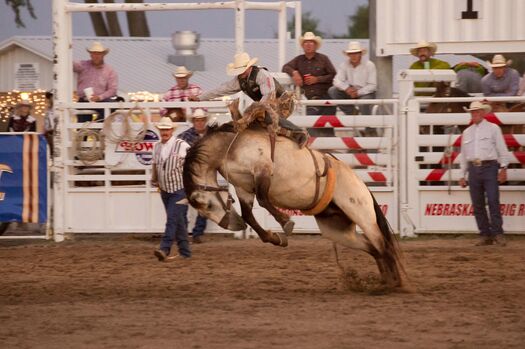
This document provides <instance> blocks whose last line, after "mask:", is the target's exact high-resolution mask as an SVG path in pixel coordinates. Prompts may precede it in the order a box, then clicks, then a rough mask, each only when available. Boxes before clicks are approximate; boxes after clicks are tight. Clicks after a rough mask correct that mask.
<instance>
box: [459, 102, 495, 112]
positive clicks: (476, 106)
mask: <svg viewBox="0 0 525 349" xmlns="http://www.w3.org/2000/svg"><path fill="white" fill-rule="evenodd" d="M463 109H465V111H473V110H481V109H483V110H485V111H487V112H490V111H491V110H492V107H491V106H490V105H488V104H485V103H481V102H480V101H474V102H472V103H470V106H469V107H468V108H466V107H463Z"/></svg>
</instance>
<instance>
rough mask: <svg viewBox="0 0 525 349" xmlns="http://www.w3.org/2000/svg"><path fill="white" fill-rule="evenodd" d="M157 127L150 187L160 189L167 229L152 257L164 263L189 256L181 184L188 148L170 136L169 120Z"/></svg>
mask: <svg viewBox="0 0 525 349" xmlns="http://www.w3.org/2000/svg"><path fill="white" fill-rule="evenodd" d="M156 126H157V129H158V130H159V133H160V142H158V143H157V144H155V148H154V149H153V162H152V175H151V184H152V185H153V186H156V187H158V188H159V190H160V197H161V199H162V203H163V204H164V209H165V210H166V226H165V229H164V234H163V236H162V240H161V242H160V247H159V248H158V249H156V250H155V251H154V254H155V256H156V257H157V258H158V260H159V261H161V262H166V261H169V260H173V259H177V258H190V257H191V249H190V245H189V242H188V230H187V219H186V215H187V213H188V204H187V202H186V201H185V199H186V193H185V192H184V187H183V183H182V169H183V165H184V159H185V158H186V152H187V150H188V148H189V147H190V146H189V144H188V143H186V142H185V141H183V140H182V139H177V138H175V137H174V136H173V131H174V129H175V127H176V126H175V124H174V123H173V121H171V119H170V118H169V117H167V116H165V117H162V118H161V119H160V121H159V122H158V123H157V125H156ZM174 241H176V242H177V248H178V254H171V252H172V251H171V247H172V245H173V242H174Z"/></svg>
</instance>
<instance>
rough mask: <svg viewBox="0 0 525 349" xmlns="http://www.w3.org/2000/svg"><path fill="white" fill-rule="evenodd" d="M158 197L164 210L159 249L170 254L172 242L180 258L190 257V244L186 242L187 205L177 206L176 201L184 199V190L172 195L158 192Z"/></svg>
mask: <svg viewBox="0 0 525 349" xmlns="http://www.w3.org/2000/svg"><path fill="white" fill-rule="evenodd" d="M160 197H161V199H162V203H163V204H164V208H165V209H166V228H165V230H164V235H163V236H162V240H161V241H160V249H161V250H162V251H164V252H165V253H166V254H170V252H171V246H172V245H173V241H174V240H175V241H176V242H177V247H178V250H179V254H180V255H181V256H182V257H186V258H189V257H191V250H190V244H189V242H188V230H187V227H188V224H187V219H186V215H187V213H188V205H181V204H177V202H178V201H180V200H182V199H184V198H185V197H186V193H185V192H184V189H180V190H177V191H176V192H174V193H167V192H165V191H162V190H161V192H160Z"/></svg>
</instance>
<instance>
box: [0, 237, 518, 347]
mask: <svg viewBox="0 0 525 349" xmlns="http://www.w3.org/2000/svg"><path fill="white" fill-rule="evenodd" d="M158 242H159V239H158V236H149V235H147V236H145V235H142V236H131V235H126V236H122V235H119V236H107V235H106V236H93V235H89V236H76V237H75V238H74V239H73V240H70V241H66V242H63V243H59V244H57V243H54V242H47V241H40V242H27V241H6V240H0V268H1V274H0V275H1V277H0V348H4V349H5V348H126V349H129V348H203V349H207V348H228V349H241V348H242V349H247V348H290V349H296V348H301V349H309V348H312V349H314V348H315V349H319V348H524V346H525V237H515V238H513V239H511V241H510V243H509V245H508V246H507V247H496V246H487V247H474V246H473V244H474V242H475V240H474V237H446V238H445V237H440V238H428V237H427V238H422V239H415V240H409V241H403V242H402V243H401V246H402V249H403V251H404V255H405V260H406V269H407V273H408V275H409V277H410V279H411V282H412V286H413V289H414V290H413V292H412V293H405V292H384V291H383V290H382V289H381V287H380V285H379V284H377V270H376V267H375V263H374V262H373V260H372V259H371V257H369V256H367V255H365V254H364V253H361V252H356V251H352V250H348V249H342V248H340V249H339V251H340V258H341V259H342V263H343V264H344V266H345V268H350V267H352V268H354V269H355V270H356V271H357V272H358V274H359V277H360V279H361V281H362V282H361V283H360V284H359V285H360V287H361V288H359V287H356V286H355V285H357V284H355V283H354V284H353V285H354V286H353V287H350V286H349V285H350V284H349V283H348V279H346V278H344V277H343V276H344V275H347V274H348V272H345V273H342V272H341V271H340V270H339V269H338V267H337V266H336V264H335V260H334V252H333V248H332V244H331V242H330V241H328V240H325V239H323V238H321V237H319V236H294V237H292V238H291V239H290V246H289V247H287V248H284V249H283V248H279V247H275V246H270V245H267V244H263V243H262V242H260V241H259V240H233V239H232V238H230V237H225V236H213V237H210V236H207V241H206V242H205V243H204V244H200V245H193V246H192V247H193V251H194V257H193V258H192V259H191V260H189V261H182V262H181V261H179V262H173V263H160V262H158V261H157V260H156V259H155V258H154V256H153V254H152V252H153V249H154V248H155V247H156V246H157V244H158ZM347 271H348V269H347Z"/></svg>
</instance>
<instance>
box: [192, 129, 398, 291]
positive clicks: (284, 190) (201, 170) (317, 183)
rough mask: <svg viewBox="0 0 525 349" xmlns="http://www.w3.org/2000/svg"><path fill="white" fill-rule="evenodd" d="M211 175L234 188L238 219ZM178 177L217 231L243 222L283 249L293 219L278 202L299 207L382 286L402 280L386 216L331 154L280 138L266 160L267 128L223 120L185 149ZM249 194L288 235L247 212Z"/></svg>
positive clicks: (227, 196) (242, 226)
mask: <svg viewBox="0 0 525 349" xmlns="http://www.w3.org/2000/svg"><path fill="white" fill-rule="evenodd" d="M217 172H219V173H220V174H221V175H222V176H223V177H224V178H225V179H226V180H227V181H228V182H229V183H231V184H232V185H233V187H234V188H235V192H236V194H237V197H238V199H239V203H240V207H241V213H242V218H241V217H240V216H239V215H238V214H237V213H236V211H235V208H234V207H233V206H232V197H231V195H230V194H229V192H228V189H227V188H224V187H220V186H219V185H218V182H217ZM183 180H184V188H185V190H186V195H187V198H188V201H189V203H190V204H191V205H192V206H193V207H195V208H196V209H197V210H198V211H199V212H200V213H201V214H202V215H204V216H206V217H207V218H209V219H211V220H212V221H214V222H216V223H217V224H219V226H221V227H222V228H225V229H229V230H242V229H245V228H246V224H245V222H246V223H248V224H249V225H250V226H251V227H252V228H253V229H254V230H255V232H256V233H257V234H258V235H259V237H260V238H261V240H262V241H263V242H269V243H272V244H274V245H277V246H283V247H285V246H287V244H288V240H287V235H289V234H290V233H291V232H292V230H293V224H294V223H293V221H291V220H290V218H289V217H288V216H287V215H286V214H285V213H283V212H282V211H280V210H278V209H277V208H276V206H277V207H279V208H283V209H294V210H296V209H299V210H303V212H306V213H307V214H311V215H314V217H315V220H316V222H317V225H318V226H319V229H320V231H321V233H322V235H323V236H324V237H326V238H329V239H331V240H332V241H334V242H337V243H340V244H342V245H343V246H347V247H350V248H353V249H357V250H361V251H365V252H366V253H368V254H370V255H371V256H372V257H373V258H374V259H375V261H376V263H377V266H378V269H379V272H380V274H381V278H382V281H383V282H384V283H385V284H386V285H387V286H389V287H401V286H403V284H404V280H405V272H404V267H403V263H402V260H401V256H400V250H399V247H398V243H397V240H396V239H395V236H394V235H393V232H392V229H391V227H390V225H389V224H388V221H387V220H386V217H385V216H384V214H383V213H382V211H381V209H380V207H379V205H378V204H377V202H376V200H375V198H374V196H373V195H372V193H371V192H370V191H369V190H368V188H367V187H366V185H365V184H364V183H363V181H362V180H361V179H360V178H359V177H358V176H357V175H356V174H355V173H354V172H353V171H352V169H351V168H350V167H349V166H348V165H347V164H345V163H343V162H341V161H338V160H336V159H335V158H331V157H328V156H327V155H323V154H321V153H320V152H317V151H314V150H310V149H309V148H308V147H302V148H301V147H300V146H299V145H298V144H297V143H295V142H294V141H292V140H290V139H288V138H285V137H281V136H279V137H277V138H276V143H275V153H274V160H273V161H272V159H271V146H270V141H269V137H268V132H267V131H266V129H264V128H261V127H259V126H258V125H253V124H252V125H250V127H248V128H247V129H246V130H244V131H243V132H240V133H236V132H235V131H234V127H233V126H232V125H231V124H224V125H222V126H220V127H217V126H216V127H213V128H210V129H209V130H208V132H207V133H206V135H205V136H204V137H203V138H202V139H201V140H199V141H198V142H197V143H196V144H195V145H193V147H191V148H190V150H189V151H188V154H187V156H186V160H185V164H184V172H183ZM327 193H329V194H328V195H327ZM255 198H257V200H258V202H259V204H260V205H261V206H262V207H264V208H265V209H267V210H268V212H269V213H270V214H272V215H273V216H274V217H275V218H276V220H277V221H278V222H279V223H280V224H281V226H282V227H283V231H284V232H285V233H286V234H282V233H275V232H272V231H269V230H268V231H267V230H264V229H263V228H262V227H261V226H260V225H259V224H258V223H257V221H256V220H255V218H254V216H253V213H252V208H253V203H254V199H255ZM274 205H275V206H274ZM356 226H359V227H360V228H361V229H362V230H363V234H360V233H358V232H356Z"/></svg>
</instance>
